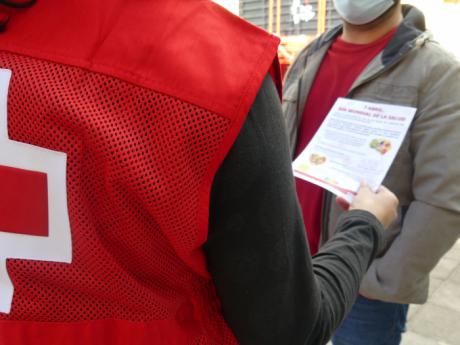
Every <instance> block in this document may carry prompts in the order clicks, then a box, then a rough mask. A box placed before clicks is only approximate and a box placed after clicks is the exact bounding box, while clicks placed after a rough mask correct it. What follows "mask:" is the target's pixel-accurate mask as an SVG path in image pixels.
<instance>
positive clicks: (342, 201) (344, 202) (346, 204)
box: [335, 197, 350, 211]
mask: <svg viewBox="0 0 460 345" xmlns="http://www.w3.org/2000/svg"><path fill="white" fill-rule="evenodd" d="M335 202H336V203H337V205H339V206H340V208H341V209H342V210H344V211H348V209H349V208H350V203H349V202H348V201H347V200H345V199H344V198H341V197H337V198H336V199H335Z"/></svg>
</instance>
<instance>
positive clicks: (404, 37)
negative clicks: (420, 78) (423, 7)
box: [308, 5, 426, 66]
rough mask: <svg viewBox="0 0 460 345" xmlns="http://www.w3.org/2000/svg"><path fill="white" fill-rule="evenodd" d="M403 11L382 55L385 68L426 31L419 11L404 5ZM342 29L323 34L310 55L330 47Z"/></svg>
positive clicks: (334, 29)
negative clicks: (325, 46)
mask: <svg viewBox="0 0 460 345" xmlns="http://www.w3.org/2000/svg"><path fill="white" fill-rule="evenodd" d="M402 11H403V16H404V19H403V21H402V23H401V24H400V25H399V28H398V30H397V31H396V33H395V35H394V37H393V38H392V39H391V41H390V43H389V44H388V45H387V47H386V48H385V49H384V51H383V54H382V63H383V65H384V66H387V65H389V64H391V63H392V62H393V60H394V59H397V58H399V57H400V56H401V55H404V54H405V53H406V52H407V51H409V50H410V49H411V48H412V46H413V42H414V41H415V40H416V39H417V38H418V37H419V36H420V35H422V34H423V33H424V32H425V31H426V27H425V17H424V15H423V13H422V12H421V11H420V10H419V9H417V8H415V7H413V6H411V5H403V6H402ZM342 29H343V26H342V25H338V26H336V27H334V28H332V29H330V30H328V31H327V32H325V33H324V34H322V35H321V36H320V37H319V38H318V39H317V40H315V42H314V43H313V44H312V46H311V47H310V49H309V50H308V55H313V54H315V52H317V51H318V50H320V49H321V48H322V47H324V45H330V44H331V43H332V42H333V41H334V40H335V39H336V38H337V37H338V36H339V35H340V34H341V33H342Z"/></svg>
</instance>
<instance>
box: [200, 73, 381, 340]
mask: <svg viewBox="0 0 460 345" xmlns="http://www.w3.org/2000/svg"><path fill="white" fill-rule="evenodd" d="M382 231H383V228H382V226H381V224H380V223H379V222H378V221H377V219H376V218H375V217H374V216H373V215H371V214H370V213H367V212H364V211H352V212H348V213H347V214H346V215H345V216H344V217H343V218H342V219H341V220H340V221H339V223H338V224H337V234H336V236H335V237H334V238H333V239H332V240H330V241H329V242H328V243H327V244H326V245H325V246H324V247H323V248H322V249H321V250H320V252H319V253H318V254H317V255H316V256H315V257H314V258H313V259H311V256H310V252H309V250H308V245H307V240H306V235H305V230H304V225H303V220H302V216H301V212H300V210H299V207H298V204H297V198H296V193H295V184H294V178H293V175H292V168H291V161H290V155H289V149H288V143H287V137H286V133H285V130H284V123H283V119H282V115H281V105H280V102H279V98H278V95H277V93H276V90H275V87H274V85H273V82H272V80H271V78H269V77H267V78H266V79H265V80H264V83H263V86H262V88H261V90H260V92H259V94H258V96H257V98H256V100H255V102H254V104H253V106H252V108H251V111H250V113H249V115H248V118H247V120H246V122H245V124H244V126H243V128H242V130H241V133H240V135H239V137H238V138H237V140H236V142H235V144H234V146H233V148H232V150H231V151H230V153H229V154H228V156H227V157H226V159H225V161H224V163H223V165H222V166H221V168H220V169H219V172H218V174H217V175H216V178H215V181H214V184H213V190H212V196H211V210H210V229H209V237H208V241H207V243H206V246H205V250H206V254H207V259H208V268H209V271H210V272H211V274H212V276H213V278H214V281H215V284H216V288H217V291H218V295H219V297H220V299H221V301H222V307H223V313H224V317H225V319H226V321H227V322H228V324H229V325H230V327H231V328H232V330H233V331H234V333H235V335H236V337H237V338H238V340H239V341H240V342H241V344H242V345H272V344H273V345H275V344H276V345H291V344H292V345H297V344H302V345H306V344H314V345H319V344H325V343H326V342H327V341H328V340H329V338H330V336H331V334H332V333H333V331H334V330H335V328H336V327H337V326H338V325H339V323H340V322H341V321H342V319H343V318H344V316H345V315H346V313H347V312H348V311H349V309H350V308H351V306H352V304H353V302H354V300H355V297H356V295H357V292H358V288H359V283H360V280H361V278H362V277H363V275H364V273H365V272H366V270H367V268H368V266H369V265H370V263H371V261H372V259H373V258H374V257H375V255H376V253H377V252H378V247H379V245H380V243H381V236H382Z"/></svg>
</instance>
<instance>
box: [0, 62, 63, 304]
mask: <svg viewBox="0 0 460 345" xmlns="http://www.w3.org/2000/svg"><path fill="white" fill-rule="evenodd" d="M10 78H11V71H10V70H6V69H0V312H1V313H10V311H11V305H12V301H13V295H14V286H13V284H12V282H11V279H10V277H9V274H8V271H7V267H6V260H7V259H26V260H40V261H53V262H64V263H70V262H71V261H72V239H71V232H70V224H69V216H68V209H67V187H66V165H67V155H66V154H65V153H62V152H57V151H51V150H47V149H44V148H40V147H36V146H32V145H28V144H24V143H20V142H16V141H12V140H10V139H9V137H8V115H7V99H8V87H9V82H10ZM16 190H17V191H16Z"/></svg>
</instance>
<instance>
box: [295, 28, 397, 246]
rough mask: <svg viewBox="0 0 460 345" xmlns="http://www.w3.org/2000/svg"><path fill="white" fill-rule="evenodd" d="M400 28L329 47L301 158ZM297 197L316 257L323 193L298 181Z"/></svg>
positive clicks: (305, 120) (302, 132)
mask: <svg viewBox="0 0 460 345" xmlns="http://www.w3.org/2000/svg"><path fill="white" fill-rule="evenodd" d="M395 32H396V28H394V29H393V30H391V31H390V32H388V33H387V34H386V35H385V36H383V37H381V38H379V39H378V40H376V41H374V42H372V43H369V44H353V43H348V42H345V41H344V40H342V39H341V38H340V37H339V38H338V39H337V40H336V41H335V42H334V43H333V44H332V46H331V47H330V48H329V50H328V52H327V53H326V56H325V57H324V60H323V62H322V63H321V66H320V69H319V71H318V74H317V76H316V79H315V81H314V82H313V85H312V88H311V91H310V94H309V96H308V99H307V102H306V104H305V108H304V112H303V115H302V121H301V123H300V127H299V134H298V138H297V147H296V152H295V156H296V157H297V156H298V155H299V154H300V153H301V152H302V151H303V149H305V147H306V146H307V144H308V143H309V142H310V140H311V139H312V138H313V136H314V134H315V133H316V131H317V130H318V128H319V126H320V125H321V123H322V122H323V120H324V118H325V117H326V115H327V113H328V112H329V110H330V109H331V108H332V106H333V105H334V103H335V101H336V100H337V98H339V97H345V96H346V95H347V94H348V91H349V90H350V88H351V86H352V85H353V82H354V81H355V80H356V78H357V77H358V76H359V75H360V73H361V72H362V71H363V70H364V68H365V67H366V66H367V65H368V64H369V63H370V62H371V60H372V59H373V58H374V57H375V56H376V55H377V54H378V53H379V52H380V51H382V50H383V49H384V48H385V46H386V45H387V44H388V43H389V41H390V40H391V38H392V37H393V35H394V33H395ZM296 185H297V195H298V198H299V201H300V206H301V208H302V213H303V218H304V222H305V227H306V230H307V237H308V242H309V244H310V250H311V253H312V255H314V254H316V252H317V251H318V247H319V240H320V232H321V209H322V199H323V190H322V188H320V187H317V186H315V185H313V184H311V183H309V182H306V181H303V180H301V179H296Z"/></svg>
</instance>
